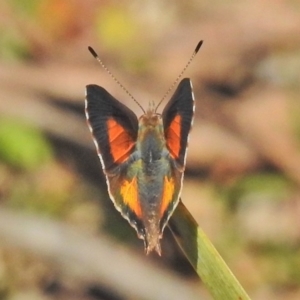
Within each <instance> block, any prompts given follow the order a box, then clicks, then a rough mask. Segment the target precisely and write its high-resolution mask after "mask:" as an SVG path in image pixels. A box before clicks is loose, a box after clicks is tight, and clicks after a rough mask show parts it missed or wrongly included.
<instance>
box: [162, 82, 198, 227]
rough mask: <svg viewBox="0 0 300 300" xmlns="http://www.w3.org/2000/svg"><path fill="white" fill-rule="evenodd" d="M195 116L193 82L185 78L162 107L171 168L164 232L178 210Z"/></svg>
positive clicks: (164, 205) (166, 184)
mask: <svg viewBox="0 0 300 300" xmlns="http://www.w3.org/2000/svg"><path fill="white" fill-rule="evenodd" d="M193 115H194V97H193V91H192V84H191V81H190V80H189V79H188V78H185V79H183V80H182V81H181V82H180V83H179V85H178V87H177V89H176V91H175V92H174V94H173V96H172V97H171V99H170V101H169V102H168V104H167V105H166V107H165V108H164V110H163V113H162V118H163V124H164V134H165V140H166V146H167V149H168V151H169V154H170V161H171V164H170V171H169V173H168V174H167V175H166V176H165V178H164V192H163V195H162V202H161V215H162V217H161V231H163V229H164V227H165V226H166V224H167V222H168V220H169V218H170V217H171V215H172V213H173V211H174V210H175V208H176V206H177V204H178V202H179V197H180V193H181V189H182V180H183V172H184V168H185V158H186V150H187V144H188V136H189V132H190V129H191V126H192V121H193Z"/></svg>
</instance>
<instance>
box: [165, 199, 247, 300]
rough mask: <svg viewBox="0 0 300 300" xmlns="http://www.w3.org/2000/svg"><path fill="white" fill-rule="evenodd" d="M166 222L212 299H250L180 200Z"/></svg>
mask: <svg viewBox="0 0 300 300" xmlns="http://www.w3.org/2000/svg"><path fill="white" fill-rule="evenodd" d="M168 226H169V228H170V230H171V232H172V234H173V235H174V237H175V239H176V241H177V243H178V245H179V246H180V248H181V249H182V251H183V252H184V254H185V255H186V257H187V258H188V260H189V261H190V263H191V265H192V266H193V268H194V269H195V271H196V272H197V274H198V275H199V277H200V278H201V279H202V281H203V283H204V285H205V286H206V287H207V289H208V290H209V292H210V293H211V295H212V296H213V298H214V299H216V300H224V299H226V300H231V299H232V300H233V299H234V300H246V299H250V298H249V296H248V295H247V294H246V292H245V290H244V289H243V287H242V286H241V284H240V283H239V282H238V280H237V279H236V278H235V276H234V275H233V274H232V272H231V271H230V269H229V268H228V266H227V265H226V264H225V262H224V260H223V259H222V258H221V256H220V254H219V253H218V252H217V250H216V249H215V247H214V246H213V245H212V243H211V242H210V240H209V239H208V238H207V236H206V235H205V234H204V232H203V231H202V230H201V229H200V228H199V226H198V224H197V223H196V221H195V220H194V218H193V217H192V215H191V214H190V212H189V211H188V210H187V208H186V207H185V206H184V204H183V203H182V202H180V203H179V204H178V207H177V208H176V210H175V212H174V214H173V216H172V218H171V219H170V221H169V225H168Z"/></svg>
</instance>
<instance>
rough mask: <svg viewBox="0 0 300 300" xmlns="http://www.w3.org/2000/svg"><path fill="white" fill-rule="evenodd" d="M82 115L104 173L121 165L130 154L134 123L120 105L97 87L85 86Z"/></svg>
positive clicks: (127, 109) (109, 172)
mask: <svg viewBox="0 0 300 300" xmlns="http://www.w3.org/2000/svg"><path fill="white" fill-rule="evenodd" d="M85 113H86V117H87V121H88V125H89V128H90V130H91V132H92V134H93V138H94V143H95V145H96V148H97V151H98V155H99V157H100V159H101V163H102V167H103V169H104V171H105V173H106V174H113V173H114V170H116V168H117V167H118V166H120V165H121V164H122V163H124V162H125V161H126V160H127V159H128V158H129V157H130V154H131V153H132V152H133V151H134V146H135V143H136V139H137V131H138V120H137V117H136V115H135V114H134V113H133V112H132V111H131V110H130V109H129V108H128V107H126V106H125V105H124V104H122V103H121V102H119V101H118V100H117V99H115V98H114V97H113V96H112V95H110V94H109V93H108V92H107V91H106V90H105V89H104V88H102V87H100V86H97V85H88V86H87V87H86V104H85Z"/></svg>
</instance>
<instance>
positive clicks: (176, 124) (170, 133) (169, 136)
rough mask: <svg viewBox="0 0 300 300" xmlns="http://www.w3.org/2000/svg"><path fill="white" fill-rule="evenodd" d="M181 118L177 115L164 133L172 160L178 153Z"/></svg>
mask: <svg viewBox="0 0 300 300" xmlns="http://www.w3.org/2000/svg"><path fill="white" fill-rule="evenodd" d="M180 138H181V116H180V115H177V116H176V117H175V118H174V119H173V120H172V122H171V124H170V126H169V128H168V129H167V133H166V142H167V146H168V149H169V151H170V154H171V156H172V158H174V159H176V158H178V156H179V152H180Z"/></svg>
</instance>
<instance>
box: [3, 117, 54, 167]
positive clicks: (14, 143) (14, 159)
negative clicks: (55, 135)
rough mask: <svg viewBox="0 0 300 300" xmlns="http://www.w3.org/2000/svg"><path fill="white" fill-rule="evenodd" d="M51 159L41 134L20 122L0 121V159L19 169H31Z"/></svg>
mask: <svg viewBox="0 0 300 300" xmlns="http://www.w3.org/2000/svg"><path fill="white" fill-rule="evenodd" d="M51 158H52V148H51V145H50V144H49V143H48V141H47V140H46V139H45V138H44V137H43V135H42V133H41V132H40V131H38V130H37V129H35V128H32V127H30V126H28V125H26V124H23V123H21V122H17V121H12V120H9V119H1V120H0V159H1V160H3V161H5V162H6V163H8V164H10V165H12V166H14V167H17V168H21V169H29V170H30V169H33V168H36V167H38V166H39V165H40V164H42V163H45V162H47V161H49V160H50V159H51Z"/></svg>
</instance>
